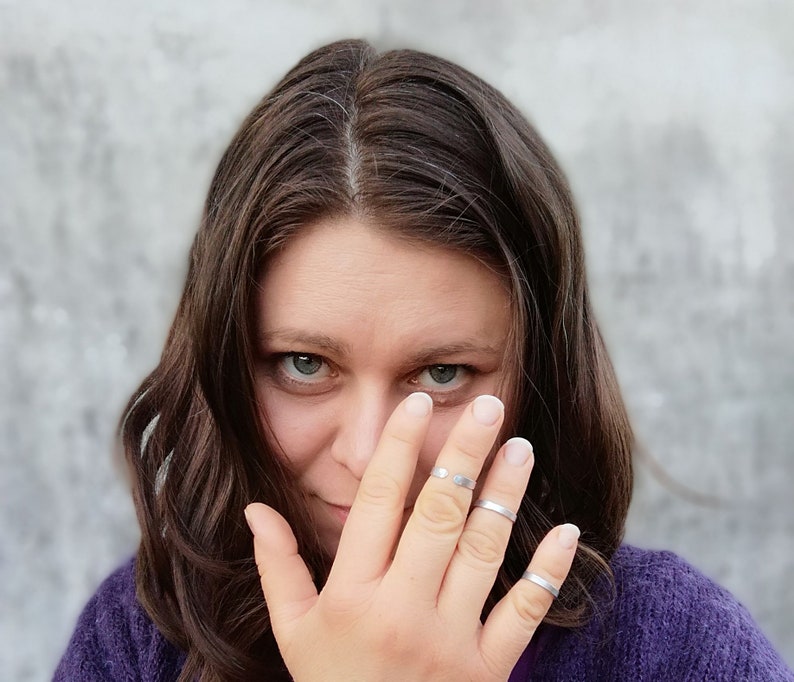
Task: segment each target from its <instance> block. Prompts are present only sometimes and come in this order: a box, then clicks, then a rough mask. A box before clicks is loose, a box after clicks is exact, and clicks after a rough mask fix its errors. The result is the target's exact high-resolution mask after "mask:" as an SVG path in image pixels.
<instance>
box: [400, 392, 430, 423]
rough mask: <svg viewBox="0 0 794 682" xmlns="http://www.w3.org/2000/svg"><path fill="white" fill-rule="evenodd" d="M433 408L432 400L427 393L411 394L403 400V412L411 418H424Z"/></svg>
mask: <svg viewBox="0 0 794 682" xmlns="http://www.w3.org/2000/svg"><path fill="white" fill-rule="evenodd" d="M432 407H433V399H432V398H431V397H430V396H429V395H427V393H421V392H420V393H412V394H411V395H409V396H408V397H407V398H406V399H405V411H406V412H407V413H408V414H410V415H411V416H412V417H426V416H427V415H428V414H430V410H431V408H432Z"/></svg>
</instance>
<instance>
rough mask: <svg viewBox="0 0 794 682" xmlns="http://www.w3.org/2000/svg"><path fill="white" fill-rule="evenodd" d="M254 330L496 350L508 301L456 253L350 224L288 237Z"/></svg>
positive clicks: (262, 292) (268, 276)
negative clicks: (285, 331)
mask: <svg viewBox="0 0 794 682" xmlns="http://www.w3.org/2000/svg"><path fill="white" fill-rule="evenodd" d="M260 285H261V286H260V289H259V293H258V297H257V326H258V330H259V332H260V333H264V334H266V335H269V334H273V333H274V332H276V331H282V330H285V329H288V330H292V331H296V332H297V331H302V332H312V333H315V334H322V335H324V336H327V337H331V338H333V339H336V340H338V341H339V342H340V343H343V344H347V345H353V346H355V345H358V346H360V345H361V344H369V345H370V346H375V345H377V346H378V347H385V346H390V345H395V344H396V345H398V346H399V345H400V344H403V345H405V344H408V345H413V346H415V345H416V344H417V343H420V344H425V345H432V344H434V343H436V344H442V345H443V344H454V343H470V342H478V343H479V344H481V345H488V346H499V347H503V346H504V343H505V338H506V336H507V333H508V328H509V317H510V297H509V294H508V291H507V288H506V285H505V284H504V281H503V279H502V277H500V276H499V275H498V274H497V273H495V272H494V271H493V270H491V269H490V268H488V267H487V266H486V265H484V264H483V263H481V262H480V261H478V260H477V259H475V258H474V257H472V256H469V255H467V254H465V253H462V252H459V251H456V250H453V249H450V248H446V247H442V246H437V245H432V244H425V243H417V242H413V241H408V240H406V239H404V238H401V237H400V236H398V235H394V234H393V233H387V232H384V231H383V230H380V229H378V228H377V227H373V226H371V225H368V224H367V223H365V222H362V221H360V220H357V219H352V218H350V219H336V220H333V221H322V222H319V223H317V224H315V225H313V226H310V227H308V228H305V229H304V230H302V231H301V232H299V233H298V234H297V235H296V236H295V237H294V238H292V239H291V240H290V241H289V242H287V244H286V245H285V247H284V248H283V250H282V251H280V252H279V253H278V254H277V255H276V256H275V257H274V258H273V259H272V260H271V262H270V263H269V264H268V266H267V268H266V269H265V272H264V273H263V275H262V277H261V279H260Z"/></svg>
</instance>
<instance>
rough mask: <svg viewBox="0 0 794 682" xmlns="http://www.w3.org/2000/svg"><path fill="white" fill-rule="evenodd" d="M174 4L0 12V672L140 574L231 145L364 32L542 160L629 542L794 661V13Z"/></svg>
mask: <svg viewBox="0 0 794 682" xmlns="http://www.w3.org/2000/svg"><path fill="white" fill-rule="evenodd" d="M151 4H152V6H154V3H151ZM141 5H143V3H141ZM695 5H696V6H695ZM157 7H158V8H157V9H154V8H153V7H150V8H144V7H143V6H137V7H136V6H135V3H113V6H111V3H100V2H93V3H90V2H85V1H83V2H80V1H76V0H72V1H71V2H69V3H55V2H51V1H50V2H47V1H44V0H24V1H23V0H18V1H14V2H10V3H9V2H8V0H0V352H1V353H2V357H3V361H2V370H1V371H2V374H0V458H2V459H1V460H0V467H2V468H1V469H0V470H1V471H2V474H1V475H0V509H1V510H2V517H1V518H0V524H1V525H0V532H2V541H1V542H0V604H1V605H2V606H0V613H2V616H0V617H2V632H1V633H0V677H2V679H8V680H12V679H13V680H37V679H42V680H43V679H47V678H48V677H49V675H50V673H51V670H52V669H53V667H54V665H55V663H56V661H57V658H58V657H59V656H60V654H61V652H62V650H63V648H64V647H65V645H66V642H67V639H68V637H69V634H70V632H71V629H72V628H73V626H74V622H75V619H76V617H77V614H78V612H79V610H80V609H81V608H82V605H83V604H84V602H85V600H86V599H87V598H88V596H89V595H90V594H91V592H92V591H93V589H94V588H95V587H96V586H97V584H98V583H99V581H100V580H101V579H102V578H103V577H104V576H105V575H106V574H107V572H108V571H109V570H110V569H111V568H112V567H114V566H115V565H116V564H117V563H118V562H120V561H121V560H122V558H123V557H125V556H126V555H128V554H130V553H131V552H132V551H133V550H134V547H135V543H136V535H137V530H136V526H135V521H134V515H133V512H132V508H131V504H130V501H129V499H128V495H127V493H126V491H125V486H124V484H123V482H122V481H121V477H120V476H119V474H118V472H117V471H116V470H114V466H113V463H112V458H111V452H112V434H113V430H114V426H115V422H116V419H117V417H118V414H119V412H120V410H121V407H122V405H123V403H124V402H125V400H126V398H127V396H128V395H129V393H130V392H131V391H132V389H133V388H134V387H135V385H136V384H137V382H138V381H139V380H140V379H141V378H142V377H143V375H144V374H145V373H146V372H147V371H148V370H149V369H150V368H151V367H152V366H153V365H154V363H155V362H156V360H157V357H158V354H159V350H160V347H161V345H162V342H163V340H164V336H165V332H166V329H167V325H168V323H169V321H170V317H171V315H172V313H173V310H174V307H175V304H176V300H177V296H178V292H179V288H180V285H181V279H182V277H183V275H184V269H185V263H186V253H187V248H188V245H189V242H190V240H191V238H192V234H193V230H194V227H195V225H196V223H197V219H198V216H199V213H200V206H201V202H202V200H203V195H204V193H205V190H206V187H207V184H208V182H209V178H210V175H211V173H212V171H213V169H214V164H215V163H216V162H217V160H218V158H219V155H220V153H221V150H222V149H223V147H224V146H225V144H226V143H227V141H228V139H229V137H230V136H231V134H232V133H233V131H234V130H235V128H236V126H237V124H238V123H239V122H240V120H241V119H242V117H243V116H244V115H245V114H246V113H247V112H248V110H249V108H250V107H251V106H252V105H253V103H254V102H255V101H256V100H257V99H258V98H259V97H260V96H261V95H262V94H263V93H264V92H265V90H266V89H268V88H269V87H270V86H271V85H272V84H273V83H274V81H275V79H276V78H277V77H278V76H280V75H281V73H282V72H283V71H285V70H286V69H287V68H288V67H289V66H291V65H292V63H293V62H294V61H295V60H296V59H297V58H298V57H300V56H302V55H303V54H304V53H305V52H306V51H308V50H309V49H310V48H312V47H315V46H317V45H319V44H321V43H324V42H327V41H328V40H330V39H333V38H337V37H343V36H349V35H362V36H366V37H369V38H370V39H372V40H374V41H375V43H376V44H377V45H378V46H380V47H390V46H414V47H420V48H424V49H427V50H430V51H433V52H436V53H440V54H443V55H445V56H448V57H450V58H452V59H455V60H457V61H460V62H461V63H463V64H464V65H466V66H468V67H470V68H472V69H473V70H474V71H476V72H477V73H479V74H480V75H482V76H484V77H485V78H486V79H487V80H490V81H492V82H493V83H494V84H496V85H497V86H499V87H501V88H502V89H503V90H504V91H505V92H506V93H507V94H508V95H509V96H510V97H512V98H514V99H515V100H516V101H517V102H519V103H520V104H521V105H522V106H523V108H524V109H525V111H526V112H527V113H528V114H529V115H530V117H531V118H532V119H533V120H534V122H535V123H536V124H537V125H538V127H539V129H540V130H541V131H542V133H543V134H544V135H545V136H546V138H547V139H548V141H549V142H550V144H551V146H552V147H553V149H554V150H555V151H556V152H557V153H558V155H559V157H560V159H561V161H562V163H563V165H564V166H565V168H566V169H567V170H568V172H569V174H570V177H571V180H572V182H573V185H574V188H575V191H576V193H577V196H578V199H579V202H580V206H581V209H582V212H583V216H584V225H585V232H586V239H587V243H588V247H589V254H588V255H589V265H590V278H591V281H592V285H593V288H594V295H595V299H596V305H597V308H598V310H599V312H600V315H601V321H602V325H603V329H604V331H605V335H606V337H607V339H608V341H609V344H610V347H611V349H612V353H613V356H614V360H615V363H616V365H617V368H618V372H619V375H620V378H621V381H622V384H623V387H624V389H625V395H626V398H627V401H628V403H629V406H630V409H631V413H632V416H633V419H634V422H635V425H636V429H637V433H638V436H639V438H640V440H641V442H642V444H643V446H644V451H645V452H647V453H649V454H650V456H651V457H652V460H645V459H643V460H642V461H641V462H640V464H639V466H638V479H637V494H636V501H635V504H634V507H633V512H632V516H631V519H630V523H629V533H628V536H629V538H630V539H631V540H632V541H634V542H636V543H639V544H643V545H646V546H653V547H666V548H670V549H673V550H675V551H677V552H679V553H680V554H682V555H683V556H685V557H686V558H687V559H689V560H690V561H691V562H693V563H694V564H696V565H697V566H698V567H700V568H701V569H702V570H703V571H705V572H706V573H707V574H709V575H711V576H712V577H714V578H715V579H717V580H718V581H719V582H721V583H723V584H725V585H726V586H727V587H729V588H730V589H731V590H732V591H733V592H734V593H735V594H736V595H738V597H739V598H740V599H741V600H742V601H743V602H744V603H745V604H747V606H748V607H749V608H750V610H751V612H752V613H753V614H754V616H755V617H756V618H757V620H758V621H759V622H760V623H761V625H762V627H763V628H764V629H765V631H766V632H767V633H768V635H769V636H770V637H771V639H772V640H773V641H774V642H775V643H776V644H777V646H778V647H779V648H780V649H781V651H782V652H783V654H784V656H785V657H786V658H787V660H788V661H789V663H791V664H794V618H793V617H792V615H791V614H792V607H794V597H793V596H792V590H791V587H790V578H791V576H792V575H793V574H794V551H793V550H792V538H793V537H794V515H793V514H792V505H791V486H792V483H794V458H792V457H791V455H792V445H791V444H792V442H794V419H792V404H793V402H794V364H793V363H792V355H793V354H792V331H793V330H794V303H793V300H794V299H792V296H791V291H792V286H794V230H792V219H791V216H792V215H794V191H792V190H794V186H793V182H792V181H793V180H794V128H793V127H792V123H791V122H792V120H794V78H792V76H794V73H792V71H793V68H794V67H793V65H794V30H792V27H794V4H792V3H790V2H772V1H760V0H759V1H756V2H740V1H726V0H703V1H701V2H699V3H690V2H683V1H671V2H645V1H637V0H634V1H632V2H628V1H626V2H606V1H602V0H598V1H596V0H581V1H573V2H570V1H569V2H559V3H558V2H551V1H549V2H537V1H529V0H512V1H511V0H499V1H497V2H494V1H493V0H490V1H489V2H486V1H485V0H480V1H479V2H478V1H477V0H471V1H469V2H461V3H458V4H453V3H448V4H442V3H436V4H434V3H428V2H425V1H424V0H410V1H408V2H400V3H397V2H394V0H368V1H367V0H331V1H328V0H325V1H324V2H319V1H317V0H303V1H295V0H292V1H288V0H283V1H277V0H270V1H268V2H257V1H255V0H233V1H231V2H223V3H220V2H217V3H180V2H177V1H176V0H170V1H168V2H161V3H157ZM659 468H661V470H662V471H663V476H662V477H661V478H660V475H653V473H652V472H653V470H654V469H659ZM664 476H667V477H669V478H670V479H672V480H673V481H674V482H673V483H669V482H668V483H663V482H662V481H663V477H664ZM679 484H681V485H684V486H686V490H685V491H681V490H678V488H677V486H679ZM707 498H708V499H707ZM711 498H718V499H719V500H720V501H721V502H720V503H719V504H716V505H715V504H714V503H713V502H714V500H712V499H711Z"/></svg>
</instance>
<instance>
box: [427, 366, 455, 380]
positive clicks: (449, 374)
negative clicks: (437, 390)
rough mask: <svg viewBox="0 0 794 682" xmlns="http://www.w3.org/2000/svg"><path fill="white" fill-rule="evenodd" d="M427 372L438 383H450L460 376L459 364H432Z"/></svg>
mask: <svg viewBox="0 0 794 682" xmlns="http://www.w3.org/2000/svg"><path fill="white" fill-rule="evenodd" d="M427 373H428V375H429V376H430V378H431V379H432V380H433V381H435V382H436V383H437V384H448V383H449V382H450V381H453V380H454V379H455V377H457V376H458V365H432V366H431V367H428V368H427Z"/></svg>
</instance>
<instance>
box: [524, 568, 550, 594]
mask: <svg viewBox="0 0 794 682" xmlns="http://www.w3.org/2000/svg"><path fill="white" fill-rule="evenodd" d="M521 579H522V580H529V582H531V583H535V584H536V585H537V586H538V587H542V588H543V589H544V590H546V592H548V593H549V594H550V595H551V596H552V597H554V598H555V599H556V598H557V597H559V596H560V591H559V590H558V589H557V588H556V587H554V585H552V584H551V583H550V582H549V581H548V580H546V579H545V578H541V577H540V576H539V575H538V574H537V573H531V572H530V571H524V575H522V576H521Z"/></svg>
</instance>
